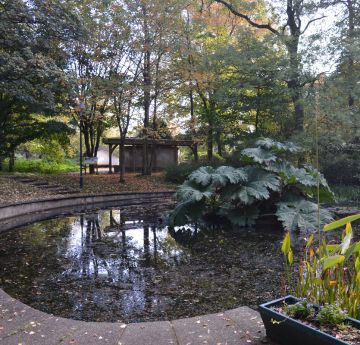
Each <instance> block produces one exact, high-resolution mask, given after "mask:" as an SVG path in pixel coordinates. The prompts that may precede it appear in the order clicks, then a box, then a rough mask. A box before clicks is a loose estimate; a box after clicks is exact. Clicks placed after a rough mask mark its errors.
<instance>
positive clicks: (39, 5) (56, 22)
mask: <svg viewBox="0 0 360 345" xmlns="http://www.w3.org/2000/svg"><path fill="white" fill-rule="evenodd" d="M75 28H78V30H76V29H75ZM79 28H80V25H79V22H78V20H77V17H76V16H74V15H72V14H70V13H69V11H68V10H67V8H66V7H65V6H64V4H63V2H62V1H56V0H47V1H35V0H34V1H22V0H11V1H10V0H1V1H0V41H1V43H0V80H1V83H0V167H1V164H2V162H3V160H4V158H6V157H9V156H13V153H14V150H15V149H16V147H17V146H18V145H19V144H21V143H24V142H26V141H28V140H32V139H34V138H36V137H38V136H40V135H43V131H44V130H45V129H46V127H48V128H49V129H50V130H55V131H58V130H61V129H63V128H65V127H66V126H65V127H64V126H62V125H61V124H59V123H58V124H57V126H55V123H54V122H52V123H49V124H47V123H46V122H45V121H44V119H43V118H39V116H38V115H37V114H44V115H52V114H56V113H58V112H60V111H62V109H64V107H63V105H64V103H65V101H66V100H65V99H64V97H63V95H66V94H67V91H68V86H69V81H68V78H67V76H66V74H65V73H64V70H63V67H64V64H65V61H66V52H65V50H64V46H65V45H66V44H68V42H70V41H71V40H74V39H76V38H77V35H78V33H79V31H81V30H79Z"/></svg>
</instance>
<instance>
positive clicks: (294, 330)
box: [259, 296, 360, 345]
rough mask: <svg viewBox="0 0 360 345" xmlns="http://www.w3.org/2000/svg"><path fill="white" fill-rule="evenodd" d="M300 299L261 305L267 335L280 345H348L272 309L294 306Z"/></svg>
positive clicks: (356, 323) (351, 321)
mask: <svg viewBox="0 0 360 345" xmlns="http://www.w3.org/2000/svg"><path fill="white" fill-rule="evenodd" d="M298 301H299V299H298V298H296V297H294V296H286V297H283V298H280V299H277V300H274V301H271V302H268V303H264V304H261V305H260V306H259V311H260V315H261V318H262V320H263V322H264V325H265V329H266V335H267V336H268V337H269V338H270V339H271V340H273V341H275V342H276V343H278V344H279V345H305V344H306V345H330V344H331V345H346V344H347V345H348V344H349V343H347V342H344V341H342V340H339V339H336V338H334V337H333V336H331V335H329V334H327V333H324V332H322V331H320V330H317V329H314V328H311V327H310V326H307V325H305V324H303V323H302V322H300V321H298V320H295V319H293V318H291V317H288V316H286V315H283V314H280V313H278V312H277V311H275V310H273V309H271V308H272V307H276V306H281V305H283V303H284V302H285V303H286V304H294V303H296V302H298ZM345 322H346V323H348V324H351V325H352V326H354V327H356V328H360V322H359V321H358V320H355V319H353V318H347V319H346V321H345Z"/></svg>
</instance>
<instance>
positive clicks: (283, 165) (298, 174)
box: [267, 161, 317, 187]
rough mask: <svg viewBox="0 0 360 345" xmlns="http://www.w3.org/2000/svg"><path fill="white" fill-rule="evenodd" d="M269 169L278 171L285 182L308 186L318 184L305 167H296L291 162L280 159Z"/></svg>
mask: <svg viewBox="0 0 360 345" xmlns="http://www.w3.org/2000/svg"><path fill="white" fill-rule="evenodd" d="M267 170H269V171H273V172H276V173H277V174H278V175H279V176H280V177H281V178H282V179H283V181H284V183H285V184H291V185H294V184H297V183H299V184H302V185H304V186H307V187H314V186H317V180H316V178H314V176H312V175H311V174H310V173H308V172H307V171H306V170H305V169H304V168H295V167H294V166H293V165H292V164H291V163H289V162H284V161H279V162H275V163H274V164H271V165H270V166H268V167H267Z"/></svg>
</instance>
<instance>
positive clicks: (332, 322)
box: [317, 304, 347, 326]
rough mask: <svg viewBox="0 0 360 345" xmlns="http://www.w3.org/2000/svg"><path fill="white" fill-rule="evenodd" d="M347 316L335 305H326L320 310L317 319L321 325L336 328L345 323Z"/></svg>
mask: <svg viewBox="0 0 360 345" xmlns="http://www.w3.org/2000/svg"><path fill="white" fill-rule="evenodd" d="M346 317H347V314H346V313H345V312H344V311H343V310H342V309H341V308H340V307H339V306H338V305H337V304H326V305H325V306H323V307H322V308H320V311H319V313H318V314H317V319H318V320H319V322H320V324H321V325H329V326H336V325H339V324H341V323H343V322H344V321H345V319H346Z"/></svg>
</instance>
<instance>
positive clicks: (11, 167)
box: [9, 150, 15, 172]
mask: <svg viewBox="0 0 360 345" xmlns="http://www.w3.org/2000/svg"><path fill="white" fill-rule="evenodd" d="M14 167H15V150H11V152H10V156H9V171H10V172H13V171H14Z"/></svg>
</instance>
